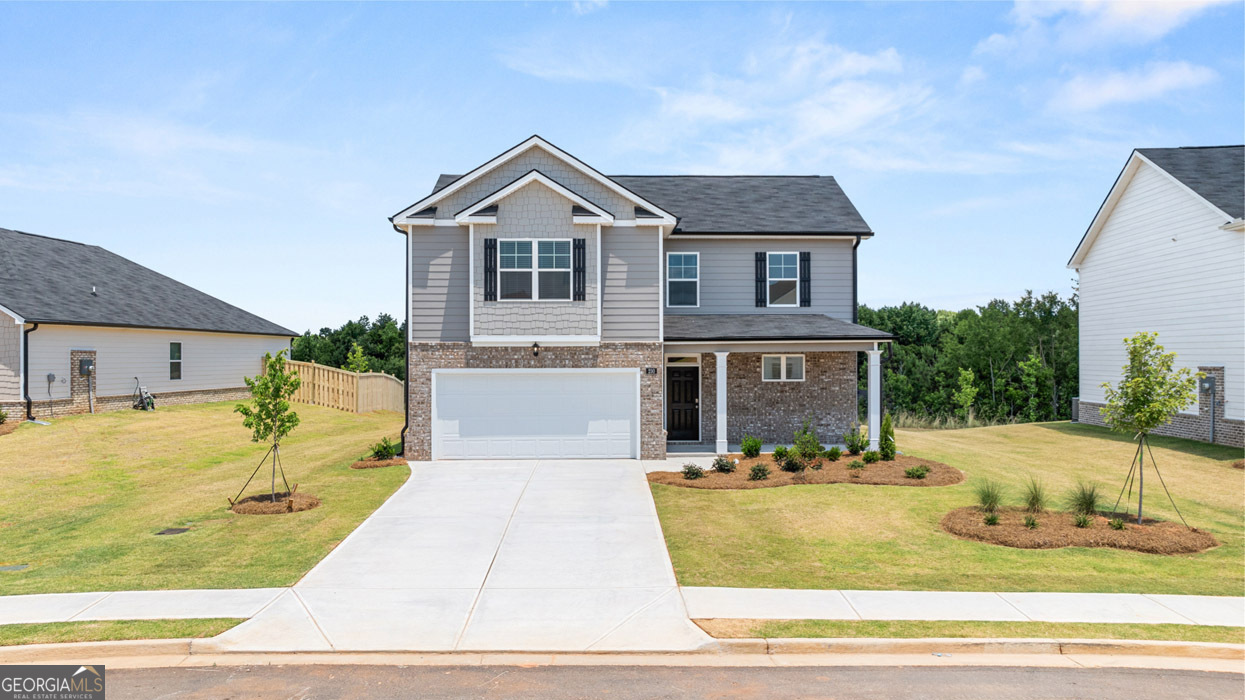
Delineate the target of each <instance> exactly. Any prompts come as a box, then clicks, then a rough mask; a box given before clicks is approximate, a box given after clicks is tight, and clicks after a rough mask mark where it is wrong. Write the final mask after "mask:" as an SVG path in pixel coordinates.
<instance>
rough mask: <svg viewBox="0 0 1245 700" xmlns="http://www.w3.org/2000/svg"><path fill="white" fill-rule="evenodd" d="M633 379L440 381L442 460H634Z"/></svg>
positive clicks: (624, 375)
mask: <svg viewBox="0 0 1245 700" xmlns="http://www.w3.org/2000/svg"><path fill="white" fill-rule="evenodd" d="M638 400H639V397H638V396H637V388H636V376H635V374H634V372H608V373H606V372H576V371H574V370H552V371H549V372H531V373H528V372H514V373H509V372H505V371H499V372H482V373H462V374H458V373H452V372H449V373H438V374H437V380H436V396H434V397H433V401H434V402H435V404H436V416H437V417H436V425H435V426H434V434H433V439H434V443H435V444H434V452H435V454H436V456H437V457H438V458H441V459H490V458H492V459H507V458H515V459H533V458H552V457H567V458H609V457H635V456H637V455H636V454H635V452H636V439H635V438H636V435H637V432H638V430H639V426H638V425H637V418H636V415H637V408H636V407H637V402H638Z"/></svg>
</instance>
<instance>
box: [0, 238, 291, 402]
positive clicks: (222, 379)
mask: <svg viewBox="0 0 1245 700" xmlns="http://www.w3.org/2000/svg"><path fill="white" fill-rule="evenodd" d="M295 335H297V334H295V333H294V332H292V331H290V330H288V329H286V328H282V327H281V326H278V325H276V324H275V323H271V322H269V321H265V320H264V319H262V318H260V317H258V316H255V315H254V314H250V313H247V312H246V311H243V310H242V309H239V308H238V307H236V306H231V305H230V304H226V303H225V302H223V301H221V300H219V299H216V298H215V297H211V296H208V295H207V294H204V293H203V292H200V291H198V290H196V289H193V288H191V287H188V286H186V285H184V284H182V283H180V282H178V281H176V280H173V279H170V278H168V277H165V276H164V275H161V274H159V273H157V272H154V271H152V270H149V269H147V268H145V267H143V266H141V265H138V264H137V263H134V262H132V261H130V260H126V259H125V258H122V257H120V256H118V255H115V254H113V253H110V252H108V251H107V250H104V249H103V248H99V247H97V246H91V245H84V244H82V243H76V242H74V241H66V240H62V239H57V238H48V237H45V236H37V235H34V234H30V233H23V232H20V231H11V230H8V229H3V228H0V409H3V410H5V411H6V412H7V413H8V415H9V417H10V418H12V419H18V418H21V417H30V416H42V417H47V416H60V415H65V414H69V413H82V412H85V411H88V410H92V409H93V410H96V411H102V410H113V409H119V408H128V407H130V406H131V404H132V396H133V392H134V388H135V385H136V384H141V385H143V386H145V387H147V389H148V391H150V392H151V393H153V394H155V395H156V397H157V405H168V404H171V403H197V402H202V401H219V400H236V399H241V398H245V397H246V396H248V391H247V389H246V385H245V382H244V381H243V379H242V378H243V377H244V376H248V375H255V374H258V373H259V372H260V370H261V368H262V361H263V357H264V353H266V352H271V353H275V352H277V351H279V350H282V349H285V348H288V347H289V344H290V338H291V337H293V336H295ZM84 360H85V361H86V362H87V363H88V364H93V365H94V367H95V370H94V373H93V374H91V375H90V376H88V374H84V373H83V372H82V371H81V370H82V366H83V365H82V363H83V361H84Z"/></svg>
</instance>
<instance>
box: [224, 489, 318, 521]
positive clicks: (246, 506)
mask: <svg viewBox="0 0 1245 700" xmlns="http://www.w3.org/2000/svg"><path fill="white" fill-rule="evenodd" d="M319 505H320V499H318V498H316V497H315V496H312V495H311V494H307V493H298V492H295V493H294V495H293V496H290V494H288V493H285V492H282V491H278V492H277V500H276V502H275V503H274V502H273V501H272V497H271V496H270V495H269V494H266V493H263V494H260V495H258V496H247V497H246V498H243V499H242V500H240V501H238V502H237V503H235V504H233V508H230V510H232V511H233V512H235V513H240V514H242V515H281V514H283V513H297V512H299V511H304V510H311V509H312V508H315V507H317V506H319Z"/></svg>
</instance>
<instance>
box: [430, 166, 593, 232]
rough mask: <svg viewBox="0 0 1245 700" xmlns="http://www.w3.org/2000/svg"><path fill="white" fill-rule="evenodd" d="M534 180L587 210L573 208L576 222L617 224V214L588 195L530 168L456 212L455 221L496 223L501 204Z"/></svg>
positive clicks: (462, 222) (460, 222)
mask: <svg viewBox="0 0 1245 700" xmlns="http://www.w3.org/2000/svg"><path fill="white" fill-rule="evenodd" d="M533 182H539V183H540V184H542V185H544V186H545V187H548V188H549V189H551V190H553V191H554V192H557V193H558V194H559V195H561V196H563V197H565V198H566V199H569V200H570V201H571V202H572V203H573V204H574V206H576V207H579V208H580V209H581V210H583V214H578V213H574V211H573V209H572V214H573V219H574V223H576V224H612V223H614V215H613V214H610V213H609V212H608V211H606V210H604V209H602V208H601V207H599V206H597V205H596V204H593V203H592V202H591V201H589V200H588V199H587V198H586V197H583V196H581V195H579V194H578V193H576V192H575V191H573V190H571V189H568V188H567V187H564V186H563V185H562V184H561V183H559V182H558V181H557V180H554V179H552V178H550V177H549V176H547V175H545V174H544V173H542V172H540V171H539V170H529V171H528V172H527V173H526V174H525V175H523V176H522V177H520V178H518V179H517V180H515V181H514V182H511V183H510V184H509V185H506V186H505V187H503V188H501V189H499V190H497V191H496V192H493V193H492V194H490V195H488V196H486V197H485V198H484V199H481V200H480V201H478V202H476V203H474V204H469V205H467V207H465V208H464V209H463V210H462V211H460V212H458V213H457V214H456V215H454V221H455V222H457V223H459V224H495V223H497V207H498V204H497V203H498V202H500V201H501V200H503V199H505V198H506V197H509V196H510V195H512V194H514V193H515V192H518V191H519V190H521V189H523V188H524V187H527V186H528V185H530V184H532V183H533Z"/></svg>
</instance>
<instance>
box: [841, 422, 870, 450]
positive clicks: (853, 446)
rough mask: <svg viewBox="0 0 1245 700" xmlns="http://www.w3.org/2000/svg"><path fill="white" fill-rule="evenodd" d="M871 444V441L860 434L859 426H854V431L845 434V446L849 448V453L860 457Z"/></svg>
mask: <svg viewBox="0 0 1245 700" xmlns="http://www.w3.org/2000/svg"><path fill="white" fill-rule="evenodd" d="M868 444H869V439H868V438H866V437H865V436H864V435H861V433H860V426H859V425H852V429H851V430H849V431H847V432H846V433H844V434H843V445H844V446H845V447H847V453H848V454H853V455H858V454H860V453H861V452H864V451H865V447H867V446H868Z"/></svg>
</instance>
